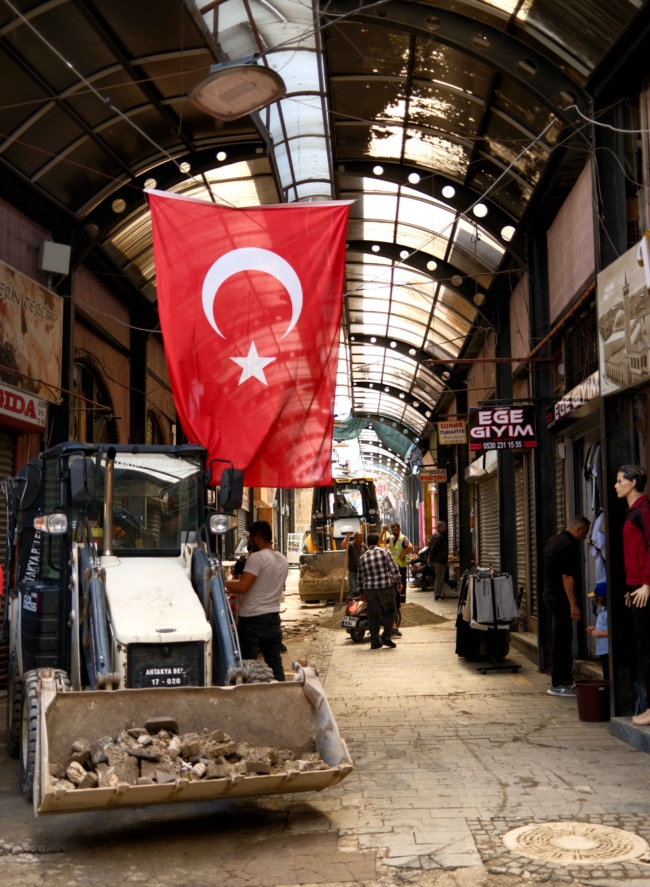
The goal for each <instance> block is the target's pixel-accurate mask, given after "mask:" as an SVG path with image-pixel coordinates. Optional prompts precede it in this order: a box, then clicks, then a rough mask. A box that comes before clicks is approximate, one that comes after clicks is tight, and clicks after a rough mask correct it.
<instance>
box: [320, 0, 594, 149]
mask: <svg viewBox="0 0 650 887" xmlns="http://www.w3.org/2000/svg"><path fill="white" fill-rule="evenodd" d="M355 12H356V15H355ZM323 14H324V15H325V17H329V16H332V17H333V18H335V17H336V16H339V15H346V16H348V19H347V20H348V21H362V22H366V23H368V24H373V25H381V26H383V27H386V28H393V29H394V30H401V31H408V32H409V33H411V34H416V35H419V36H421V37H430V38H431V39H432V40H434V41H436V42H437V43H443V44H444V45H445V46H450V47H452V48H453V49H457V50H459V51H460V52H463V53H465V54H466V55H469V56H471V57H472V58H474V59H477V60H478V61H481V62H483V63H484V64H486V65H489V66H490V67H491V68H494V70H496V71H499V73H501V74H503V75H504V76H505V77H508V78H510V79H511V80H514V81H515V82H516V83H518V84H519V85H520V86H521V87H522V88H523V89H525V90H526V91H527V92H529V93H530V94H531V95H534V96H535V98H536V99H537V101H539V102H541V103H542V104H543V105H544V106H545V107H546V108H549V109H550V110H551V111H552V112H553V113H554V114H555V116H556V117H557V118H558V119H559V120H561V121H562V122H563V123H564V124H565V125H572V124H574V123H576V122H578V118H577V117H576V116H575V115H574V114H573V113H569V112H568V111H566V108H567V107H568V106H569V105H572V104H576V105H577V106H578V108H579V109H580V110H581V111H582V113H583V114H586V115H588V116H592V114H591V111H592V107H591V105H592V103H591V98H590V96H589V95H588V94H587V93H586V92H585V91H584V90H583V89H582V88H581V87H580V86H579V85H578V84H576V83H575V82H574V81H573V80H572V79H571V78H570V77H569V76H568V75H567V74H565V73H564V72H563V71H561V70H560V69H559V68H556V67H555V65H553V64H552V63H551V62H550V61H549V60H548V59H546V58H545V57H544V56H543V55H540V53H538V52H536V51H535V50H534V49H531V48H530V47H529V46H526V45H525V44H523V43H521V41H519V40H518V39H517V38H516V37H513V36H512V35H511V34H507V33H505V32H504V31H499V30H498V29H497V28H493V27H491V26H490V25H487V24H484V23H483V22H479V21H477V20H476V19H473V18H469V17H468V16H464V15H461V14H459V13H457V12H451V11H449V10H448V9H444V8H442V7H440V6H437V5H436V4H435V3H427V4H426V5H425V4H419V3H417V4H416V3H409V2H408V0H390V2H388V3H382V4H381V6H377V5H375V4H373V8H372V9H368V10H367V11H365V12H364V4H363V3H361V4H360V3H359V2H358V0H331V2H328V4H327V11H326V12H325V11H324V12H323ZM585 138H587V137H585Z"/></svg>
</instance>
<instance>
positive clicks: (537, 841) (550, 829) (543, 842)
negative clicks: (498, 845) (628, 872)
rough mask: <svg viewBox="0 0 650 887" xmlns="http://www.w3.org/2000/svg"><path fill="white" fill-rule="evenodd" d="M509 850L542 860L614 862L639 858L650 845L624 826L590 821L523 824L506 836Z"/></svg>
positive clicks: (505, 840)
mask: <svg viewBox="0 0 650 887" xmlns="http://www.w3.org/2000/svg"><path fill="white" fill-rule="evenodd" d="M503 843H504V844H505V845H506V847H507V848H508V850H512V851H514V852H515V853H519V854H521V855H522V856H527V857H528V858H529V859H539V860H541V861H542V862H557V863H560V864H562V865H569V864H571V863H573V864H574V865H575V864H576V863H585V864H587V863H610V862H623V861H624V860H626V859H638V858H639V857H640V856H644V855H645V854H646V853H647V852H648V850H649V848H648V845H647V844H646V842H645V841H644V840H643V838H639V836H638V835H634V834H632V832H626V831H623V829H620V828H610V827H609V826H608V825H592V824H591V823H588V822H543V823H533V824H532V825H523V826H521V828H515V829H512V831H509V832H507V833H506V834H505V835H504V836H503Z"/></svg>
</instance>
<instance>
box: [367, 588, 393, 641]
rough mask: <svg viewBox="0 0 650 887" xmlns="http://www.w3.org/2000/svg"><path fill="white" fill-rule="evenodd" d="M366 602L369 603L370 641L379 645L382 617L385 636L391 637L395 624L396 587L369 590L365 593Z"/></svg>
mask: <svg viewBox="0 0 650 887" xmlns="http://www.w3.org/2000/svg"><path fill="white" fill-rule="evenodd" d="M364 595H365V597H366V600H367V601H368V628H369V629H370V640H371V641H372V642H373V643H375V644H378V643H379V629H380V627H381V621H382V615H383V620H384V634H385V636H386V637H388V638H389V637H390V635H391V632H392V630H393V623H394V622H395V613H396V612H397V610H396V607H395V586H394V585H389V586H388V587H387V588H369V589H368V590H367V591H364Z"/></svg>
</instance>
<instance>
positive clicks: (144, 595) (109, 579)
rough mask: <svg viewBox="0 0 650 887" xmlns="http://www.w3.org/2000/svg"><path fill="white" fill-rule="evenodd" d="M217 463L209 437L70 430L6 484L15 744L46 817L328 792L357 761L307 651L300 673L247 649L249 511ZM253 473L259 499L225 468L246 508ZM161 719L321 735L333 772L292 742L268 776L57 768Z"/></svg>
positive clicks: (248, 740)
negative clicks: (225, 536)
mask: <svg viewBox="0 0 650 887" xmlns="http://www.w3.org/2000/svg"><path fill="white" fill-rule="evenodd" d="M205 459H206V452H205V450H204V449H202V448H201V447H197V446H114V447H113V446H111V447H109V446H106V445H96V446H93V445H88V444H82V443H65V444H60V445H59V446H56V447H54V448H52V449H50V450H48V451H46V452H45V453H42V454H41V455H39V456H38V458H36V459H33V460H32V461H31V462H29V463H28V464H27V465H26V466H25V467H24V468H23V469H22V470H21V471H20V472H19V473H18V475H17V476H16V477H15V478H11V479H9V480H7V481H5V482H3V490H4V493H5V498H6V501H7V506H8V542H7V561H6V568H5V595H4V602H5V613H4V619H3V628H2V631H3V634H4V635H5V637H6V636H7V635H8V636H9V642H10V672H9V692H8V700H7V703H8V750H9V752H10V754H12V755H13V756H15V757H20V765H21V780H22V790H23V794H24V796H25V797H26V798H33V802H34V811H35V813H36V815H37V816H38V815H41V814H45V813H57V812H61V813H63V812H78V811H81V810H94V809H102V808H114V807H120V806H142V805H147V804H159V803H168V802H172V801H174V802H176V801H194V800H200V799H212V798H219V797H223V798H233V797H239V796H244V795H249V796H254V795H264V794H274V793H286V792H294V791H309V790H320V789H323V788H325V787H326V786H328V785H332V784H334V783H336V782H338V781H339V780H341V779H342V778H343V777H344V776H346V775H347V774H348V773H349V772H350V771H351V769H352V762H351V760H350V757H349V755H348V752H347V748H346V746H345V743H344V741H343V740H342V739H341V737H340V736H339V733H338V730H337V727H336V724H335V722H334V719H333V717H332V714H331V711H330V709H329V706H328V703H327V700H326V698H325V695H324V692H323V689H322V686H321V684H320V682H319V680H318V677H317V674H316V672H315V671H314V669H311V668H310V667H309V666H308V665H307V664H306V663H303V664H302V665H301V664H298V663H296V664H295V671H296V674H295V676H294V680H293V681H292V682H287V683H279V682H276V681H273V679H272V678H273V675H272V673H271V671H270V669H268V668H267V666H266V665H264V664H263V663H259V662H257V661H243V660H242V657H241V651H240V648H239V641H238V637H237V628H236V625H235V622H234V619H233V615H232V610H231V608H230V604H229V601H228V598H227V595H226V592H225V588H224V581H223V579H224V577H223V568H222V567H221V565H220V561H219V558H218V556H217V554H216V553H215V551H214V548H215V544H214V543H215V534H219V533H224V532H226V531H227V530H228V529H229V528H230V527H231V526H232V524H233V522H234V521H235V520H236V519H235V518H234V516H232V515H228V514H227V513H220V512H218V511H217V510H216V508H214V507H211V506H209V505H208V499H209V498H210V497H212V498H216V494H215V493H214V492H213V491H212V490H210V491H208V484H209V482H210V480H211V471H210V470H208V471H207V472H206V471H205V470H204V465H205ZM237 475H239V477H238V476H237ZM238 481H239V487H240V491H239V495H240V496H241V474H240V473H238V472H235V471H233V470H232V468H231V469H230V470H226V471H224V472H223V474H222V476H221V487H220V505H221V507H222V509H224V511H227V510H230V511H232V510H233V509H236V508H237V507H239V505H241V500H240V501H239V502H237V501H236V500H237V483H238ZM148 724H154V725H156V724H158V725H160V724H162V725H163V726H165V725H166V727H167V729H168V731H169V730H171V733H169V732H167V733H165V732H164V731H163V732H162V733H160V736H166V737H167V738H166V739H165V740H164V741H165V742H168V741H169V738H170V737H172V739H173V733H174V731H176V732H180V733H182V734H192V733H194V734H197V735H198V734H200V733H201V732H202V731H203V735H207V732H206V731H216V733H215V732H213V734H212V735H213V736H214V735H217V734H220V733H221V732H224V733H226V734H227V736H228V738H229V740H230V739H231V740H233V743H231V745H232V744H234V743H243V744H244V745H246V744H248V746H256V747H257V746H261V747H267V748H271V749H278V748H280V749H283V748H284V749H291V748H293V749H303V750H304V749H306V748H311V749H312V756H313V755H317V756H319V769H313V770H312V769H310V768H309V767H307V766H306V765H305V766H304V767H302V766H298V765H299V764H300V765H302V764H303V763H304V762H302V761H300V760H297V764H296V766H295V767H294V766H293V764H292V763H290V762H291V761H293V760H294V758H292V757H291V756H290V755H289V756H288V757H287V760H288V761H289V763H287V764H286V765H285V766H284V769H283V770H282V771H281V772H280V770H279V769H278V767H274V768H267V770H263V771H262V774H261V775H260V773H259V772H256V771H255V772H253V771H252V772H251V774H250V775H249V774H248V773H247V771H246V770H245V767H243V765H242V767H240V768H238V770H237V772H232V771H233V767H234V766H235V765H233V764H231V765H229V767H226V765H225V764H224V767H223V768H222V771H219V767H216V769H215V768H213V770H214V771H215V772H216V773H219V772H221V775H220V776H218V777H217V776H215V777H214V778H209V779H206V778H193V777H192V776H191V775H190V774H189V773H188V771H187V767H188V766H189V765H187V764H183V767H185V769H183V770H182V772H180V773H179V772H178V770H176V771H174V772H176V778H168V779H166V780H165V781H164V782H163V783H162V784H159V782H160V780H159V782H155V783H154V782H153V781H152V780H148V779H143V778H142V777H140V778H139V780H137V781H136V780H134V779H132V780H124V779H121V778H117V777H116V778H115V779H113V780H112V782H111V784H109V785H106V786H102V783H101V781H100V782H99V785H97V781H96V779H95V777H96V774H95V775H94V776H93V779H95V782H94V784H91V787H85V786H86V785H87V784H88V780H86V779H84V780H81V781H80V782H79V784H78V785H77V786H76V787H73V785H72V784H71V783H70V781H69V780H67V779H60V778H57V774H58V777H61V775H62V773H63V775H65V767H66V765H68V766H71V764H70V753H71V752H70V750H71V748H72V747H73V746H74V747H75V748H77V749H78V747H79V746H78V743H79V740H80V737H81V738H82V739H83V741H84V742H85V741H86V740H88V741H96V740H99V739H100V738H101V737H108V738H109V739H110V738H111V737H116V736H117V735H118V734H121V735H122V736H124V737H126V740H127V741H128V742H131V739H130V738H129V736H133V735H135V736H136V737H137V736H138V735H140V734H141V733H142V732H143V730H144V731H145V732H146V731H147V730H148V731H149V732H153V733H155V732H156V728H153V730H152V728H148V727H147V725H148ZM138 728H140V730H138ZM128 730H131V734H127V733H126V731H128ZM84 737H85V739H84ZM107 741H108V740H107ZM133 741H135V740H133ZM143 741H144V742H149V743H151V742H153V739H152V738H151V737H149V738H147V737H146V736H145V739H144V740H143ZM156 741H158V739H156ZM161 741H162V740H161ZM174 741H176V740H174ZM75 743H77V745H76V746H75ZM224 748H225V746H224ZM118 751H119V749H118ZM130 751H131V752H132V750H130ZM86 753H87V752H86ZM134 753H135V754H142V755H145V752H140V751H138V750H137V749H136V751H135V752H134ZM120 754H123V752H120ZM93 755H94V752H93ZM145 757H146V755H145ZM149 757H151V755H149ZM78 760H80V761H81V762H82V763H83V762H84V761H86V763H87V758H84V757H83V754H82V755H81V757H79V758H78ZM93 760H94V758H93ZM222 760H223V761H225V758H223V759H222ZM131 763H133V762H132V761H131ZM140 765H141V762H140V763H138V765H137V766H138V767H139V766H140ZM177 766H178V767H180V766H181V765H180V764H178V765H177ZM62 768H63V769H62ZM271 769H272V772H267V771H268V770H271ZM204 770H205V766H204ZM258 770H259V768H258ZM223 771H226V772H223ZM242 771H243V772H242ZM81 772H83V769H82V771H81ZM192 772H193V773H194V772H195V771H192ZM198 772H201V771H200V770H199V771H198ZM201 775H203V774H202V773H201ZM142 783H147V784H142ZM149 783H151V784H149Z"/></svg>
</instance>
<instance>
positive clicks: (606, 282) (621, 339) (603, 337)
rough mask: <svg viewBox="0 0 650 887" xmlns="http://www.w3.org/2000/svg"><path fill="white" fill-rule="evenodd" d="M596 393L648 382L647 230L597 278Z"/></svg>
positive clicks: (649, 289)
mask: <svg viewBox="0 0 650 887" xmlns="http://www.w3.org/2000/svg"><path fill="white" fill-rule="evenodd" d="M597 292H598V347H599V358H600V393H601V394H604V395H605V394H612V393H613V392H614V391H621V390H622V389H624V388H628V387H629V386H630V385H638V384H639V382H645V381H647V380H648V379H650V354H649V353H648V351H649V349H650V231H646V232H645V234H644V235H643V238H642V239H641V241H640V243H638V244H637V245H636V246H633V247H632V249H629V250H628V251H627V252H626V253H623V255H622V256H619V258H618V259H616V261H615V262H612V264H611V265H608V266H607V268H605V270H604V271H601V272H600V274H599V275H598V282H597Z"/></svg>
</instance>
